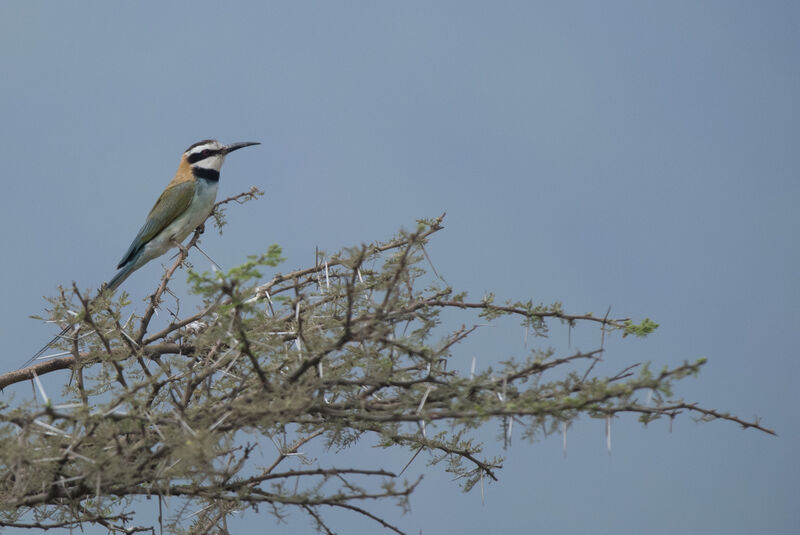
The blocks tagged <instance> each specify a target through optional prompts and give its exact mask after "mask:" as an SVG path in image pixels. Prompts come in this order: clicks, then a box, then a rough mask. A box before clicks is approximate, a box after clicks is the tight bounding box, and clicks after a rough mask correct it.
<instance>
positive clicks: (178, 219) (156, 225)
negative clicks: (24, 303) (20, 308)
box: [26, 139, 259, 365]
mask: <svg viewBox="0 0 800 535" xmlns="http://www.w3.org/2000/svg"><path fill="white" fill-rule="evenodd" d="M258 144H259V143H257V142H253V141H246V142H243V143H233V144H231V145H223V144H222V143H220V142H219V141H217V140H215V139H206V140H204V141H199V142H197V143H195V144H194V145H192V146H190V147H189V148H188V149H186V152H184V153H183V156H181V163H180V164H179V165H178V172H177V173H175V178H173V179H172V182H170V183H169V184H168V185H167V189H165V190H164V192H163V193H162V194H161V196H160V197H159V198H158V200H157V201H156V204H155V205H154V206H153V208H152V209H151V210H150V213H149V214H147V219H146V220H145V222H144V225H142V228H141V229H140V230H139V233H138V234H137V235H136V237H135V238H134V239H133V242H132V243H131V245H130V247H128V250H127V251H126V252H125V255H124V256H123V257H122V260H120V262H119V265H117V269H118V270H119V271H118V272H117V274H116V275H114V277H113V278H112V279H111V280H110V281H109V282H108V285H106V287H105V289H106V290H107V291H112V292H113V291H114V290H116V289H117V288H118V287H119V285H120V284H122V283H123V282H124V281H125V279H127V278H128V277H129V276H130V275H131V273H133V272H134V271H136V270H137V269H139V268H140V267H142V266H143V265H145V264H146V263H148V262H149V261H150V260H153V259H154V258H158V257H159V256H161V255H163V254H164V253H166V252H167V251H169V250H170V249H172V248H173V247H178V246H179V245H180V243H181V242H183V240H184V239H186V237H187V236H188V235H189V234H191V233H192V231H194V229H196V228H197V227H198V226H200V225H201V224H202V223H203V222H204V221H205V220H206V218H207V217H208V216H209V215H211V211H212V210H213V209H214V202H215V201H216V199H217V187H218V186H219V170H220V168H221V167H222V162H224V161H225V156H227V155H228V154H230V153H231V152H233V151H235V150H239V149H242V148H244V147H249V146H251V145H258ZM70 329H71V326H67V327H65V328H64V330H62V331H61V333H60V334H59V335H58V336H56V337H55V338H53V339H52V340H51V341H50V342H49V343H48V344H47V345H46V346H44V347H43V348H42V349H40V350H39V351H38V352H37V353H36V355H34V356H33V358H31V359H30V360H29V361H28V363H29V362H31V361H33V360H35V359H37V358H39V357H40V356H41V355H42V354H43V353H44V352H45V351H47V349H48V348H49V347H50V346H51V345H52V344H53V343H54V342H56V341H57V340H58V339H59V338H60V337H62V336H64V335H65V334H66V333H67V332H69V330H70ZM26 365H27V363H26Z"/></svg>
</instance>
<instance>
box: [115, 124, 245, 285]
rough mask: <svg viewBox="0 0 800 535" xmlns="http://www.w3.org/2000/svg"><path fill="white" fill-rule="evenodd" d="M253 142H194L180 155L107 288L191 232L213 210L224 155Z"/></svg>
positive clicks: (118, 282)
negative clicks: (169, 180) (172, 175)
mask: <svg viewBox="0 0 800 535" xmlns="http://www.w3.org/2000/svg"><path fill="white" fill-rule="evenodd" d="M251 145H258V143H256V142H253V141H247V142H244V143H233V144H232V145H223V144H221V143H220V142H219V141H216V140H214V139H207V140H205V141H200V142H198V143H195V144H194V145H192V146H191V147H189V148H188V149H186V152H184V153H183V156H181V163H180V165H178V172H177V173H175V178H173V179H172V182H170V183H169V185H168V186H167V189H165V190H164V193H162V194H161V196H160V197H159V198H158V200H157V201H156V204H155V205H154V206H153V208H152V210H150V213H149V214H147V219H146V220H145V222H144V225H142V228H141V229H140V230H139V234H137V235H136V237H135V238H134V239H133V243H131V246H130V247H128V250H127V251H126V252H125V255H124V256H123V257H122V260H120V262H119V265H118V266H117V269H119V272H117V274H116V275H114V277H113V278H112V279H111V280H110V281H109V283H108V286H107V289H108V290H110V291H114V290H116V289H117V287H118V286H119V285H120V284H122V282H123V281H124V280H125V279H127V278H128V276H130V274H131V273H133V272H134V271H136V270H137V269H139V268H140V267H142V266H143V265H145V264H146V263H148V262H149V261H150V260H152V259H154V258H158V257H159V256H161V255H162V254H164V253H166V252H167V251H168V250H170V249H171V248H173V247H176V246H177V244H179V243H181V242H182V241H183V240H184V239H186V237H187V236H188V235H189V234H191V233H192V231H193V230H194V229H196V228H197V227H198V226H199V225H200V224H202V223H203V222H204V221H205V220H206V218H207V217H208V216H209V215H210V214H211V210H213V208H214V202H215V201H216V199H217V186H218V185H219V170H220V168H221V167H222V162H224V161H225V156H227V155H228V154H230V153H231V152H233V151H235V150H239V149H241V148H244V147H249V146H251Z"/></svg>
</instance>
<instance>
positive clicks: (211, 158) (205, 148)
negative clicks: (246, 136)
mask: <svg viewBox="0 0 800 535" xmlns="http://www.w3.org/2000/svg"><path fill="white" fill-rule="evenodd" d="M250 145H259V143H257V142H255V141H245V142H243V143H232V144H230V145H223V144H222V143H220V142H219V141H217V140H216V139H206V140H203V141H198V142H197V143H195V144H194V145H192V146H191V147H189V148H188V149H186V152H184V153H183V157H184V158H185V159H186V161H187V163H188V164H189V165H190V166H192V171H194V172H195V174H197V173H196V172H197V171H199V170H211V171H216V172H217V173H219V170H220V168H221V167H222V162H224V161H225V156H227V155H228V154H230V153H231V152H233V151H235V150H239V149H242V148H244V147H249V146H250Z"/></svg>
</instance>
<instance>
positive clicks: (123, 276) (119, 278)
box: [105, 262, 136, 292]
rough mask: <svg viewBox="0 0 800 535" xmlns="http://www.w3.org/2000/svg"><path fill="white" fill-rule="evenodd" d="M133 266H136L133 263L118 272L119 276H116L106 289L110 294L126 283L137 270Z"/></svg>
mask: <svg viewBox="0 0 800 535" xmlns="http://www.w3.org/2000/svg"><path fill="white" fill-rule="evenodd" d="M133 266H134V263H133V262H128V263H127V264H126V265H125V266H124V267H123V268H122V269H120V270H119V271H117V274H116V275H114V276H113V277H112V278H111V280H110V281H108V284H107V285H106V288H105V289H106V290H107V291H110V292H113V291H114V290H116V289H117V288H118V287H119V285H120V284H122V283H123V282H125V279H127V278H128V277H129V276H130V275H131V273H133V272H134V271H135V270H136V268H134V267H133Z"/></svg>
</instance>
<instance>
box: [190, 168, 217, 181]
mask: <svg viewBox="0 0 800 535" xmlns="http://www.w3.org/2000/svg"><path fill="white" fill-rule="evenodd" d="M192 174H193V175H194V176H195V177H196V178H204V179H206V180H208V181H209V182H218V181H219V171H217V170H216V169H205V168H203V167H193V168H192Z"/></svg>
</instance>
